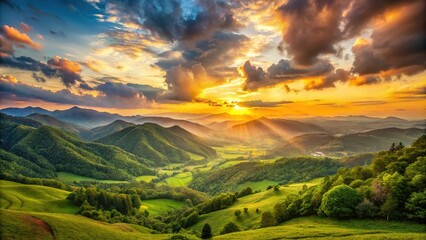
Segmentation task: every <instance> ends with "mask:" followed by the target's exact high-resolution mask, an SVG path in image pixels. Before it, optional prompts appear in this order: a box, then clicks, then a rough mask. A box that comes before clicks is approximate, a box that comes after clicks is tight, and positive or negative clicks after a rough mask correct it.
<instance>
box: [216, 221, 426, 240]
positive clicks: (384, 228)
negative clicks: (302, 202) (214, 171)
mask: <svg viewBox="0 0 426 240" xmlns="http://www.w3.org/2000/svg"><path fill="white" fill-rule="evenodd" d="M425 237H426V233H425V229H424V226H422V225H420V224H415V223H409V222H405V223H404V222H397V221H383V220H366V219H362V220H358V219H354V220H332V219H324V218H319V217H304V218H297V219H293V220H290V221H288V222H286V223H285V224H282V225H280V226H276V227H268V228H261V229H255V230H248V231H243V232H236V233H229V234H224V235H220V236H215V237H213V239H214V240H216V239H217V240H220V239H224V240H239V239H247V240H250V239H253V240H259V239H262V240H273V239H369V240H370V239H413V240H414V239H419V240H420V239H424V238H425Z"/></svg>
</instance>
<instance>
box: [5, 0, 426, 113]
mask: <svg viewBox="0 0 426 240" xmlns="http://www.w3.org/2000/svg"><path fill="white" fill-rule="evenodd" d="M0 4H1V5H0V16H1V17H0V23H1V25H0V46H1V50H0V64H1V65H0V91H1V92H0V107H1V108H5V107H12V106H19V107H26V106H40V107H44V108H47V109H65V108H69V107H71V106H74V105H77V106H80V107H83V108H94V109H98V110H103V111H109V112H117V113H121V114H125V115H134V114H160V113H180V112H183V113H221V112H228V113H231V114H251V115H256V116H275V117H309V116H335V115H361V114H363V115H370V116H380V117H384V116H398V117H403V118H407V119H421V118H426V71H425V66H426V57H425V56H426V55H425V54H426V46H425V42H426V34H425V31H424V29H425V26H424V25H425V21H424V16H425V10H424V9H425V1H424V0H392V1H390V0H374V1H373V0H284V1H273V0H272V1H270V0H229V1H219V0H218V1H215V0H181V1H179V0H163V1H162V0H128V1H119V0H108V1H104V0H86V1H72V0H50V1H49V0H44V1H41V0H40V1H38V0H31V1H30V0H28V1H13V0H2V1H0Z"/></svg>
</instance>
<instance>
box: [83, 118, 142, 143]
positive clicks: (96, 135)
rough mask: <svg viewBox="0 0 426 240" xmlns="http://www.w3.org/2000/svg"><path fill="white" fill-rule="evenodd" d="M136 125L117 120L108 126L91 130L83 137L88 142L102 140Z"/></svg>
mask: <svg viewBox="0 0 426 240" xmlns="http://www.w3.org/2000/svg"><path fill="white" fill-rule="evenodd" d="M134 125H135V124H133V123H129V122H126V121H123V120H115V121H114V122H112V123H110V124H108V125H105V126H100V127H96V128H93V129H90V131H89V132H87V133H86V134H83V135H82V137H83V138H85V139H88V140H93V139H100V138H103V137H106V136H108V135H110V134H112V133H115V132H118V131H120V130H123V129H125V128H128V127H131V126H134Z"/></svg>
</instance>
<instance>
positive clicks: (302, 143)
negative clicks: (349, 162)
mask: <svg viewBox="0 0 426 240" xmlns="http://www.w3.org/2000/svg"><path fill="white" fill-rule="evenodd" d="M424 133H425V130H424V129H419V128H408V129H400V128H384V129H377V130H373V131H368V132H362V133H354V134H348V135H343V136H332V135H327V134H307V135H302V136H297V137H294V138H292V139H290V140H289V141H288V142H287V143H284V144H283V145H281V146H279V147H278V148H276V149H274V150H273V151H272V152H273V154H275V155H281V156H288V155H306V154H310V153H313V152H323V153H325V154H336V153H345V154H357V153H365V152H378V151H382V150H387V149H388V148H389V147H390V146H391V144H392V143H399V142H402V143H403V144H404V145H410V144H411V143H412V142H413V141H414V140H415V139H416V138H418V137H420V136H421V135H422V134H424Z"/></svg>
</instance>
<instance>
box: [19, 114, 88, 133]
mask: <svg viewBox="0 0 426 240" xmlns="http://www.w3.org/2000/svg"><path fill="white" fill-rule="evenodd" d="M26 118H29V119H32V120H35V121H37V122H40V123H42V124H43V125H46V126H51V127H56V128H60V129H62V130H64V131H67V132H71V133H76V134H84V133H85V132H87V129H84V128H82V127H80V126H77V125H75V124H72V123H68V122H64V121H61V120H58V119H56V118H54V117H52V116H49V115H43V114H39V113H33V114H30V115H28V116H26Z"/></svg>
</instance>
